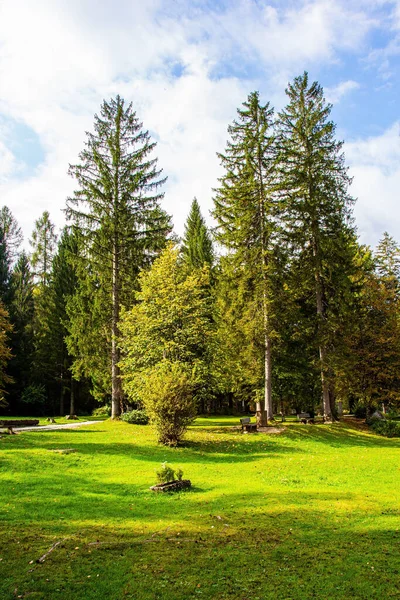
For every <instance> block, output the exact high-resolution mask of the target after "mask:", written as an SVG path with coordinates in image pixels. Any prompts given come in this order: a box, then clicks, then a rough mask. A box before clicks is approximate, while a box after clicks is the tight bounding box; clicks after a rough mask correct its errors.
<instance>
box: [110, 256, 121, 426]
mask: <svg viewBox="0 0 400 600" xmlns="http://www.w3.org/2000/svg"><path fill="white" fill-rule="evenodd" d="M118 322H119V261H118V245H117V244H115V245H114V251H113V280H112V325H111V334H112V341H111V418H112V419H117V418H118V417H119V416H120V414H121V408H122V386H121V377H120V369H119V366H118V363H119V361H120V350H119V348H118V335H119V331H118Z"/></svg>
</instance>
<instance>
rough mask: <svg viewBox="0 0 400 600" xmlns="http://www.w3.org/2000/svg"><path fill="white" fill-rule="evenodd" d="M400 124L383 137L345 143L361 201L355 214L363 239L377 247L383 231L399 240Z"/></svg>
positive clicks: (386, 132)
mask: <svg viewBox="0 0 400 600" xmlns="http://www.w3.org/2000/svg"><path fill="white" fill-rule="evenodd" d="M399 133H400V122H397V123H394V124H393V126H392V127H390V128H389V129H388V130H387V131H385V132H384V133H383V134H382V135H380V136H376V137H370V138H368V139H366V140H357V141H354V142H352V143H348V144H346V147H345V151H346V158H347V160H348V162H349V163H350V173H351V175H352V176H353V177H354V180H353V185H352V190H351V191H352V193H353V194H354V196H356V197H357V198H358V201H357V204H356V207H355V215H356V219H357V224H358V229H359V233H360V237H361V240H362V241H363V242H364V243H365V242H367V243H370V244H372V245H375V244H376V243H377V242H378V241H379V239H380V238H381V237H382V233H383V232H384V231H389V233H390V234H391V235H393V236H394V237H395V238H396V239H397V240H398V241H400V210H399V203H400V135H399Z"/></svg>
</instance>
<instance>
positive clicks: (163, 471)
mask: <svg viewBox="0 0 400 600" xmlns="http://www.w3.org/2000/svg"><path fill="white" fill-rule="evenodd" d="M156 476H157V483H169V482H171V481H175V480H178V481H182V477H183V471H182V469H176V470H175V469H173V468H172V467H171V466H170V465H169V464H168V463H167V462H163V463H162V465H161V468H160V469H158V470H157V471H156Z"/></svg>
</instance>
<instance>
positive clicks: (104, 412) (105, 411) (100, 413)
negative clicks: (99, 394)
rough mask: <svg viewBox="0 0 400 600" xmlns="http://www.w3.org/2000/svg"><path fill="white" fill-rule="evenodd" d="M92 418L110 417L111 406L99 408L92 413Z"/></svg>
mask: <svg viewBox="0 0 400 600" xmlns="http://www.w3.org/2000/svg"><path fill="white" fill-rule="evenodd" d="M92 417H111V406H99V407H98V408H95V409H94V410H93V411H92Z"/></svg>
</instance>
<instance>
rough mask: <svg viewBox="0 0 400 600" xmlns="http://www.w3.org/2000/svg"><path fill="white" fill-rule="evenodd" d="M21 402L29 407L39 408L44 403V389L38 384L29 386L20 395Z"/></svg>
mask: <svg viewBox="0 0 400 600" xmlns="http://www.w3.org/2000/svg"><path fill="white" fill-rule="evenodd" d="M21 402H22V403H23V404H29V405H31V406H41V405H43V404H44V403H45V402H46V387H45V386H44V385H40V384H31V385H28V387H26V388H25V389H24V390H23V392H22V394H21Z"/></svg>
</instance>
